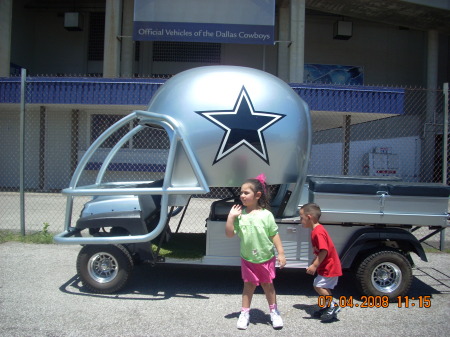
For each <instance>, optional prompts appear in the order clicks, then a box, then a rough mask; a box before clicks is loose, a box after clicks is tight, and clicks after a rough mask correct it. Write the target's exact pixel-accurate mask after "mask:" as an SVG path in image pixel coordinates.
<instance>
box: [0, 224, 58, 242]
mask: <svg viewBox="0 0 450 337" xmlns="http://www.w3.org/2000/svg"><path fill="white" fill-rule="evenodd" d="M48 227H49V224H48V223H44V227H43V229H42V230H41V231H38V232H32V233H27V234H26V235H22V234H20V233H17V232H14V231H8V230H0V243H5V242H9V241H15V242H24V243H41V244H49V243H53V234H51V233H50V232H49V231H48Z"/></svg>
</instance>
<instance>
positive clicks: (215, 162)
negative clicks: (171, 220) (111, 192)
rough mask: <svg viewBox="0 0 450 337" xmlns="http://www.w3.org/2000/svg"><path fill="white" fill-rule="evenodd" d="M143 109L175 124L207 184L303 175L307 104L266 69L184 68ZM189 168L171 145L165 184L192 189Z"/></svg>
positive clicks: (279, 180) (307, 143)
mask: <svg viewBox="0 0 450 337" xmlns="http://www.w3.org/2000/svg"><path fill="white" fill-rule="evenodd" d="M148 112H150V113H156V114H162V115H166V116H170V118H171V119H173V120H174V121H175V123H174V124H176V127H175V128H179V134H180V135H182V137H183V138H184V139H183V141H184V143H185V144H188V146H189V147H190V148H191V149H192V153H193V156H194V157H195V160H196V161H197V163H198V165H199V169H200V171H201V173H202V174H203V176H204V177H205V180H206V183H207V185H208V186H210V187H235V186H240V185H241V184H242V182H243V181H244V180H245V179H247V178H249V177H253V176H256V175H258V174H259V173H261V172H264V173H265V174H266V176H267V181H268V183H269V184H286V183H292V182H298V177H299V175H300V176H304V175H306V169H307V159H308V156H309V147H310V144H311V121H310V116H309V110H308V107H307V105H306V104H305V103H304V101H303V100H302V99H301V98H300V97H299V96H298V95H297V94H296V93H295V92H294V91H293V90H292V88H291V87H290V86H289V85H287V84H286V83H285V82H283V81H282V80H280V79H278V78H277V77H275V76H273V75H270V74H268V73H266V72H263V71H260V70H256V69H251V68H245V67H235V66H209V67H200V68H194V69H190V70H187V71H184V72H182V73H179V74H178V75H176V76H174V77H172V78H171V79H170V80H168V81H167V82H166V83H165V84H164V85H163V86H162V87H161V88H160V89H159V90H158V91H157V92H156V93H155V95H154V96H153V98H152V100H151V101H150V104H149V107H148ZM169 160H170V159H169ZM169 164H170V163H168V165H169ZM191 167H192V163H190V161H189V158H188V156H186V155H185V154H184V151H183V150H182V149H181V147H178V148H177V151H176V155H175V157H174V162H173V175H172V184H173V185H176V186H188V185H190V184H195V181H196V179H195V173H194V172H193V170H192V169H191Z"/></svg>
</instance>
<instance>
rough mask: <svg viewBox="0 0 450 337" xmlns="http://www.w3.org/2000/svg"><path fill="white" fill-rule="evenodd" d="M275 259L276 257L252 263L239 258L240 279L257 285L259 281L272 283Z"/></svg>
mask: <svg viewBox="0 0 450 337" xmlns="http://www.w3.org/2000/svg"><path fill="white" fill-rule="evenodd" d="M275 261H276V257H273V258H272V259H270V260H269V261H266V262H263V263H252V262H248V261H246V260H244V259H242V258H241V274H242V279H243V280H244V282H252V283H253V284H255V285H257V286H259V284H260V283H272V280H273V279H274V278H275Z"/></svg>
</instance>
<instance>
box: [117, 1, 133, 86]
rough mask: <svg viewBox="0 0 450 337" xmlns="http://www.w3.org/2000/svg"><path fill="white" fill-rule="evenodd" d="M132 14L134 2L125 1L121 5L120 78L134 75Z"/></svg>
mask: <svg viewBox="0 0 450 337" xmlns="http://www.w3.org/2000/svg"><path fill="white" fill-rule="evenodd" d="M133 14H134V0H126V1H125V2H124V3H123V16H122V39H121V41H122V57H121V60H120V76H121V77H132V76H133V74H134V72H133V63H134V43H133Z"/></svg>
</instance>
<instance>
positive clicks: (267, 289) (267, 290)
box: [261, 283, 277, 306]
mask: <svg viewBox="0 0 450 337" xmlns="http://www.w3.org/2000/svg"><path fill="white" fill-rule="evenodd" d="M261 287H262V288H263V290H264V294H265V295H266V299H267V303H268V304H269V306H273V305H276V304H277V295H276V293H275V287H274V286H273V283H261Z"/></svg>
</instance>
